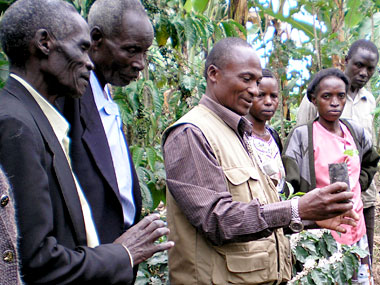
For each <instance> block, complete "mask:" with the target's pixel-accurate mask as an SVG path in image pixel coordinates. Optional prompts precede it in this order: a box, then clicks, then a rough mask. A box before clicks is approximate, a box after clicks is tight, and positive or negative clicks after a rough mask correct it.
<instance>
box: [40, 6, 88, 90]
mask: <svg viewBox="0 0 380 285" xmlns="http://www.w3.org/2000/svg"><path fill="white" fill-rule="evenodd" d="M70 17H72V21H73V27H74V28H73V31H72V32H71V33H70V34H69V36H68V37H67V38H65V39H63V40H57V39H53V40H52V43H53V44H52V49H51V51H50V53H49V58H48V65H47V70H45V74H46V76H47V78H48V88H50V89H54V90H56V92H57V93H58V95H64V96H72V97H79V96H81V95H82V94H83V93H84V91H85V90H86V87H87V85H88V80H89V77H90V71H91V70H92V69H93V64H92V62H91V60H90V58H89V55H88V51H89V48H90V45H91V38H90V30H89V28H88V25H87V23H86V22H85V20H84V19H83V18H82V17H81V16H80V15H79V14H76V13H72V15H70Z"/></svg>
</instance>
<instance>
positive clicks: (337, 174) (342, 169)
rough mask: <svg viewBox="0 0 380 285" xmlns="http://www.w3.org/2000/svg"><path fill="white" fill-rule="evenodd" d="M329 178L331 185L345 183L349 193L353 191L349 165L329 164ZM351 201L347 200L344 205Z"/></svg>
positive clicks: (343, 163)
mask: <svg viewBox="0 0 380 285" xmlns="http://www.w3.org/2000/svg"><path fill="white" fill-rule="evenodd" d="M329 176H330V183H331V184H333V183H335V182H345V183H346V184H347V186H348V187H347V191H351V188H350V177H349V175H348V169H347V164H346V163H345V162H342V163H331V164H329ZM350 201H351V200H347V201H344V202H343V203H348V202H350Z"/></svg>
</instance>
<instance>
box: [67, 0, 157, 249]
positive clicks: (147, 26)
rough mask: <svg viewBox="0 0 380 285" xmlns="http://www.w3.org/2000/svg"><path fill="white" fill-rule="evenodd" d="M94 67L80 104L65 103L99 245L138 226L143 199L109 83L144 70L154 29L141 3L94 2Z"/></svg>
mask: <svg viewBox="0 0 380 285" xmlns="http://www.w3.org/2000/svg"><path fill="white" fill-rule="evenodd" d="M88 23H89V26H90V30H91V39H92V45H91V48H90V58H91V60H92V61H93V63H94V65H95V68H94V71H92V72H91V76H90V85H89V86H88V88H87V90H86V92H85V93H84V95H83V96H82V97H81V98H80V99H72V98H65V106H64V112H63V113H64V116H65V117H66V119H67V120H68V121H69V122H70V125H71V130H70V134H69V136H70V138H71V140H72V144H71V146H72V148H71V153H70V157H71V158H72V162H73V170H74V172H75V173H76V175H77V176H78V179H79V181H80V183H81V185H82V188H83V191H84V192H85V193H86V196H87V198H88V201H89V203H90V205H91V208H92V209H93V217H94V221H95V224H96V227H97V230H98V233H99V238H100V241H101V243H107V242H110V241H113V240H114V239H115V238H116V237H118V236H119V235H120V234H121V233H122V232H123V231H125V230H126V229H128V228H129V227H131V226H132V225H134V224H136V223H137V222H138V221H139V218H140V213H141V194H140V187H139V182H138V178H137V175H136V171H135V167H134V165H133V161H132V158H131V155H130V153H129V149H128V145H127V143H126V140H125V138H124V133H123V130H122V121H121V117H120V113H119V109H118V106H117V105H116V103H115V102H113V100H112V97H111V95H110V92H109V89H108V86H107V84H108V83H110V84H113V85H115V86H125V85H128V84H129V83H130V82H131V81H133V80H135V79H136V78H137V76H138V74H139V71H141V70H142V69H143V68H144V66H145V53H146V51H147V49H148V48H149V47H150V45H151V44H152V41H153V36H154V33H153V27H152V24H151V23H150V21H149V18H148V16H147V14H146V11H145V10H144V7H143V6H142V4H141V3H140V1H139V0H130V1H125V0H107V1H105V0H97V1H95V3H94V4H93V5H92V6H91V9H90V11H89V15H88Z"/></svg>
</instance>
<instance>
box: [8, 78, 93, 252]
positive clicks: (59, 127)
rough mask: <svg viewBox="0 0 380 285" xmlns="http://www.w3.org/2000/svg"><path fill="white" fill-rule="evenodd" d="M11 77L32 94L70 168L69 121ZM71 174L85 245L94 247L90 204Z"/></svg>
mask: <svg viewBox="0 0 380 285" xmlns="http://www.w3.org/2000/svg"><path fill="white" fill-rule="evenodd" d="M10 76H11V77H13V78H14V79H16V80H17V81H18V82H20V83H21V84H22V85H23V86H24V87H25V88H26V90H28V92H29V93H30V94H31V95H32V96H33V98H34V100H35V101H36V102H37V104H38V105H39V107H40V108H41V110H42V112H43V113H44V115H45V116H46V118H47V119H48V121H49V122H50V125H51V127H52V128H53V131H54V133H55V135H56V137H57V139H58V141H59V143H60V145H61V147H62V150H63V152H64V153H65V155H66V158H67V161H68V163H69V166H70V168H71V161H70V157H69V147H70V139H69V137H68V136H67V134H68V132H69V123H68V122H67V121H66V120H65V118H64V117H62V115H61V114H60V113H59V112H58V111H57V110H56V109H55V108H54V107H53V106H52V105H51V104H50V103H49V102H48V101H47V100H46V99H45V98H44V97H42V96H41V95H40V94H39V93H38V92H37V91H36V90H35V89H34V88H33V87H32V86H31V85H30V84H29V83H28V82H26V81H25V80H23V79H22V78H21V77H19V76H17V75H15V74H13V73H12V74H10ZM71 174H72V175H73V178H74V181H75V186H76V190H77V193H78V196H79V200H80V204H81V207H82V213H83V219H84V225H85V230H86V238H87V245H88V246H89V247H96V246H98V245H99V238H98V234H97V232H96V228H95V224H94V220H93V219H92V213H91V209H90V206H89V204H88V202H87V200H86V197H85V195H84V193H83V191H82V188H81V187H80V185H79V182H78V180H77V178H76V176H75V174H74V173H73V171H72V169H71Z"/></svg>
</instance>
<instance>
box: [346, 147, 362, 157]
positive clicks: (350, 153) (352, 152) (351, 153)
mask: <svg viewBox="0 0 380 285" xmlns="http://www.w3.org/2000/svg"><path fill="white" fill-rule="evenodd" d="M343 154H344V155H348V156H351V157H353V156H354V155H359V151H358V150H357V149H346V150H345V151H344V152H343Z"/></svg>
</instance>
